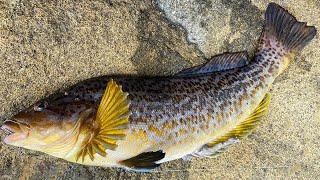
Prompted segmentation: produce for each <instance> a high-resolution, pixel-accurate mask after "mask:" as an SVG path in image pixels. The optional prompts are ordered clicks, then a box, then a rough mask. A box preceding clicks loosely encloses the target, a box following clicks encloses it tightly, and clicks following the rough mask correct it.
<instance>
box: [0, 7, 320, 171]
mask: <svg viewBox="0 0 320 180" xmlns="http://www.w3.org/2000/svg"><path fill="white" fill-rule="evenodd" d="M279 24H281V26H280V25H279ZM281 28H283V29H284V30H282V29H281ZM315 33H316V30H315V28H314V27H309V26H306V25H305V24H302V23H300V22H297V21H296V20H295V18H294V17H293V16H292V15H290V14H289V13H288V12H287V11H285V10H284V9H282V8H281V7H280V6H278V5H276V4H273V3H272V4H270V5H269V7H268V9H267V12H266V24H265V28H264V31H263V33H262V35H261V38H260V44H259V47H258V49H257V52H256V54H255V57H254V58H253V59H252V60H249V58H248V56H247V53H245V52H239V53H225V54H223V55H219V56H216V57H213V58H212V59H211V60H210V61H209V62H208V63H207V64H204V65H200V66H198V67H193V68H190V69H187V70H184V71H182V72H180V73H178V74H177V75H174V76H167V77H129V76H128V77H121V76H115V77H110V76H103V77H98V78H93V79H89V80H86V81H83V82H81V83H78V84H76V85H74V86H73V87H71V88H69V89H68V90H66V91H62V93H60V94H57V95H54V96H52V97H50V98H49V99H47V100H44V101H41V103H40V105H39V104H38V105H37V106H35V108H33V109H31V110H30V109H29V110H27V111H26V112H22V113H19V114H18V115H17V116H15V117H14V118H13V119H15V120H11V121H8V123H5V125H4V127H3V129H6V130H7V131H10V132H11V133H12V132H15V134H17V132H18V131H21V129H23V127H25V128H24V129H30V128H34V127H37V130H38V129H41V130H38V131H39V132H41V133H37V135H32V136H34V137H33V138H32V139H29V140H24V139H28V138H25V136H27V134H30V132H31V130H29V131H28V133H20V135H19V137H18V136H17V135H16V136H13V135H10V136H11V137H10V138H7V140H5V142H7V143H8V144H12V145H16V146H22V147H25V148H28V149H33V150H37V151H42V152H45V153H47V154H50V155H53V156H56V157H59V158H63V159H66V160H68V161H71V162H76V163H81V164H85V165H92V166H104V167H124V168H130V169H136V170H139V169H143V170H146V169H152V168H154V167H156V166H158V165H159V164H161V163H163V162H167V161H171V160H174V159H179V158H185V157H188V156H197V157H210V156H212V155H214V154H216V153H217V152H219V151H221V150H222V149H224V148H225V147H227V146H228V145H230V144H233V143H235V142H237V141H238V140H239V139H240V138H241V137H242V136H244V135H246V134H247V133H249V132H250V131H251V130H252V129H253V128H254V127H255V125H256V122H257V121H258V119H259V118H260V117H261V116H262V115H263V114H264V113H265V111H266V109H267V105H268V103H269V100H270V98H269V95H268V91H269V89H270V88H271V85H272V83H273V82H274V80H275V79H276V78H277V77H278V76H279V75H280V74H281V73H282V72H283V71H284V70H285V69H286V68H287V66H288V64H289V62H290V61H292V60H293V57H294V56H295V54H296V53H297V52H298V51H300V50H301V49H302V48H303V47H304V46H305V45H306V44H307V43H308V42H309V41H310V40H311V39H312V38H313V37H314V36H315ZM117 102H119V103H117ZM110 104H112V106H111V105H110ZM107 112H114V113H109V115H106V114H107ZM107 117H109V120H105V119H106V118H107ZM26 119H27V120H26ZM48 119H50V120H48ZM40 124H41V125H40ZM111 127H112V128H111ZM43 129H45V130H43ZM34 131H36V130H34ZM46 134H49V136H45V135H46ZM52 134H54V135H52ZM29 136H31V135H29ZM41 136H43V137H45V138H43V137H41ZM16 139H18V140H16ZM39 139H40V140H39ZM19 140H20V141H19Z"/></svg>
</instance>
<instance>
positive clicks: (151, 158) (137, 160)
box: [119, 150, 165, 171]
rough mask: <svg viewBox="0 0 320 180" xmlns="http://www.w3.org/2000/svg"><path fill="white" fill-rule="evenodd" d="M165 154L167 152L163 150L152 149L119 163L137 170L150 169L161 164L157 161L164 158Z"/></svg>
mask: <svg viewBox="0 0 320 180" xmlns="http://www.w3.org/2000/svg"><path fill="white" fill-rule="evenodd" d="M164 156H165V153H163V152H162V151H161V150H160V151H156V152H152V151H151V152H145V153H141V154H139V155H137V156H134V157H132V158H130V159H126V160H123V161H121V162H119V163H120V164H122V165H124V166H126V167H128V168H130V169H134V170H136V171H148V170H151V169H154V168H156V167H158V166H160V164H157V163H156V162H157V161H159V160H161V159H163V158H164Z"/></svg>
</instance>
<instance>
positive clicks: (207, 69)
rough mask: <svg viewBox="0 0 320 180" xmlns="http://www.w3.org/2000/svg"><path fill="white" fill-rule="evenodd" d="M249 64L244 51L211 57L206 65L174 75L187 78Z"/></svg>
mask: <svg viewBox="0 0 320 180" xmlns="http://www.w3.org/2000/svg"><path fill="white" fill-rule="evenodd" d="M248 63H249V58H248V53H247V52H246V51H243V52H237V53H224V54H221V55H217V56H215V57H212V58H211V59H210V60H209V61H208V62H207V63H205V64H203V65H199V66H196V67H192V68H189V69H185V70H182V71H180V72H179V73H177V74H176V76H189V75H197V74H207V73H213V72H217V71H225V70H229V69H234V68H238V67H242V66H245V65H247V64H248Z"/></svg>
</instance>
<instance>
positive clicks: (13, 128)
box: [1, 102, 92, 153]
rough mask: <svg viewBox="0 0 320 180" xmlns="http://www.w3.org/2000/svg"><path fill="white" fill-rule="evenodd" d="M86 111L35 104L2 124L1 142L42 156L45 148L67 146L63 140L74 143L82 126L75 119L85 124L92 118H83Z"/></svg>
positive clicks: (84, 107)
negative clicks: (2, 139) (2, 140)
mask: <svg viewBox="0 0 320 180" xmlns="http://www.w3.org/2000/svg"><path fill="white" fill-rule="evenodd" d="M43 104H45V105H43ZM88 109H89V110H90V109H92V108H91V107H90V106H88V105H87V104H85V103H82V102H64V103H54V102H53V103H52V104H48V103H47V102H44V103H43V102H41V103H37V105H35V106H32V107H31V108H29V109H27V110H26V111H23V112H20V113H18V114H17V115H15V116H13V117H12V118H11V119H9V120H6V121H5V122H4V124H3V125H2V127H1V129H2V130H4V131H5V133H6V134H7V136H6V137H5V138H4V142H5V143H6V144H9V145H13V146H18V147H24V148H27V149H32V150H37V151H42V152H46V153H48V152H47V150H48V147H49V148H52V147H53V146H58V145H60V146H62V147H64V146H65V145H67V144H64V143H65V142H63V139H65V140H66V141H68V143H69V142H70V143H71V142H72V143H75V142H73V141H74V139H75V137H76V136H77V137H78V136H79V134H80V133H81V132H80V131H81V129H83V128H81V126H84V125H82V124H81V123H79V119H81V117H82V119H83V120H82V122H85V121H87V120H88V119H90V118H92V117H89V116H91V115H89V114H88V113H86V114H87V115H86V116H85V117H83V112H86V111H88ZM90 112H92V111H90ZM77 122H78V123H77ZM83 132H86V131H83ZM67 138H69V139H67Z"/></svg>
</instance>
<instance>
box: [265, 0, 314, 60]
mask: <svg viewBox="0 0 320 180" xmlns="http://www.w3.org/2000/svg"><path fill="white" fill-rule="evenodd" d="M306 24H307V23H305V22H299V21H297V19H296V18H295V17H294V16H293V15H291V14H290V13H289V12H288V11H286V10H285V9H283V8H282V7H281V6H279V5H277V4H275V3H270V4H269V5H268V8H267V11H266V13H265V27H264V31H263V33H262V37H261V39H260V40H261V41H260V42H261V44H260V48H270V46H274V47H278V48H283V50H284V55H285V54H296V53H297V52H299V51H301V50H302V49H303V48H304V47H305V46H306V45H307V44H308V43H309V42H310V41H311V40H312V39H313V38H314V36H315V35H316V28H315V27H314V26H307V25H306Z"/></svg>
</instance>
